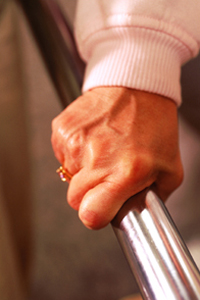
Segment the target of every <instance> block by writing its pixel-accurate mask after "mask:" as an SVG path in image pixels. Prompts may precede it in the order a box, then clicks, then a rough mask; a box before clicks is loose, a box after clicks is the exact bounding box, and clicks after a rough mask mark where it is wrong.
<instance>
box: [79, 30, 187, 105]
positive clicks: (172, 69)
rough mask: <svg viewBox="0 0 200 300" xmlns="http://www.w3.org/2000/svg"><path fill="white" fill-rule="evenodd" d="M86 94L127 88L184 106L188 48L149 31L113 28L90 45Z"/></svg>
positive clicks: (164, 34) (96, 37) (85, 81)
mask: <svg viewBox="0 0 200 300" xmlns="http://www.w3.org/2000/svg"><path fill="white" fill-rule="evenodd" d="M89 43H90V45H89V46H88V45H87V48H88V49H91V52H90V55H89V60H88V64H87V68H86V73H85V78H84V84H83V92H85V91H87V90H89V89H92V88H94V87H99V86H125V87H129V88H133V89H138V90H143V91H147V92H151V93H156V94H160V95H163V96H165V97H168V98H171V99H173V100H174V101H175V102H176V103H177V105H180V103H181V89H180V69H181V63H182V62H183V61H184V59H185V57H187V56H190V54H188V52H189V50H188V48H187V47H186V46H185V45H184V44H183V43H182V42H181V41H179V40H178V39H175V38H174V37H173V36H171V35H168V34H166V33H163V32H160V31H156V30H151V29H146V28H132V27H130V28H110V29H107V30H104V31H103V32H101V31H100V32H98V33H97V34H95V36H94V37H93V38H91V39H90V41H89Z"/></svg>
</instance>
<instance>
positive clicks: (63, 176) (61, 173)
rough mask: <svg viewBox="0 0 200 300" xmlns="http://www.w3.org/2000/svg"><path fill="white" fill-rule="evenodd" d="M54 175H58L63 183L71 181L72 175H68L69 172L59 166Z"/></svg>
mask: <svg viewBox="0 0 200 300" xmlns="http://www.w3.org/2000/svg"><path fill="white" fill-rule="evenodd" d="M56 173H58V175H59V176H60V179H61V180H62V181H63V182H66V181H67V182H70V180H71V179H72V175H71V174H70V173H69V171H67V170H66V169H64V168H63V167H62V166H60V167H59V168H58V169H57V170H56Z"/></svg>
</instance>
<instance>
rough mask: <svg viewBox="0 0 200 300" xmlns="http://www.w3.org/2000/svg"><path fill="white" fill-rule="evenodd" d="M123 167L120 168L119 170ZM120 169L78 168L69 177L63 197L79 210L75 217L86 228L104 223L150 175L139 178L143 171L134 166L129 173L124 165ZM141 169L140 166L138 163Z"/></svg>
mask: <svg viewBox="0 0 200 300" xmlns="http://www.w3.org/2000/svg"><path fill="white" fill-rule="evenodd" d="M123 169H124V171H122V170H123ZM120 170H121V171H118V170H117V168H116V169H112V171H111V173H108V172H107V173H106V170H105V169H101V168H100V169H93V170H88V169H86V168H83V169H81V170H80V171H79V172H78V173H77V174H76V175H75V176H74V177H73V178H72V180H71V182H70V185H69V189H68V193H67V200H68V203H69V204H70V206H71V207H73V208H74V209H76V210H78V211H79V218H80V219H81V221H82V222H83V223H84V225H85V226H86V227H88V228H90V229H100V228H103V227H105V226H106V225H107V224H108V223H110V222H111V220H112V219H113V218H114V217H115V215H116V214H117V212H118V211H119V209H120V208H121V207H122V205H123V204H124V203H125V201H126V200H127V199H128V198H130V197H131V196H133V195H134V194H136V193H138V192H140V191H141V190H143V189H144V188H146V187H148V186H150V185H151V184H152V183H153V182H154V180H155V177H154V176H149V175H146V176H145V177H147V176H148V179H146V180H141V177H143V174H141V173H140V171H139V169H138V167H137V168H135V171H136V170H137V171H138V172H137V175H136V176H134V177H133V175H131V173H130V172H127V166H122V165H120ZM141 172H142V173H143V172H144V171H143V168H142V166H141Z"/></svg>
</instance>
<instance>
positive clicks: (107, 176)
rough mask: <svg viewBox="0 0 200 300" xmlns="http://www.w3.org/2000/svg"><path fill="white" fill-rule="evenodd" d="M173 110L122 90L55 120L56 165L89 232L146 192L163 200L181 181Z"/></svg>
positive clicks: (88, 99) (85, 101)
mask: <svg viewBox="0 0 200 300" xmlns="http://www.w3.org/2000/svg"><path fill="white" fill-rule="evenodd" d="M177 123H178V122H177V107H176V104H175V103H174V102H173V101H172V100H170V99H168V98H165V97H162V96H159V95H155V94H151V93H146V92H142V91H136V90H132V89H128V88H124V87H102V88H95V89H93V90H91V91H88V92H86V93H85V94H84V95H83V96H81V97H79V98H78V99H77V100H75V101H74V102H73V103H72V104H71V105H69V106H68V107H67V108H66V109H65V110H64V111H63V112H62V113H61V114H60V115H59V116H58V117H57V118H55V119H54V120H53V125H52V128H53V133H52V145H53V149H54V152H55V155H56V157H57V159H58V160H59V161H60V163H61V164H62V165H63V166H64V167H65V168H66V169H68V171H69V172H70V173H71V174H72V175H73V178H72V180H71V182H70V185H69V189H68V194H67V199H68V202H69V204H70V205H71V206H72V207H73V208H74V209H76V210H78V211H79V217H80V219H81V220H82V222H83V223H84V224H85V226H87V227H88V228H92V229H98V228H102V227H104V226H106V225H107V224H108V223H109V222H110V221H111V220H112V219H113V218H114V216H115V215H116V213H117V212H118V210H119V209H120V207H121V206H122V205H123V203H124V202H125V201H126V200H127V199H128V198H129V197H131V196H132V195H134V194H136V193H138V192H140V191H141V190H143V189H144V188H146V187H149V186H152V189H153V190H154V191H155V192H156V193H157V194H158V196H160V197H161V199H163V200H166V198H167V197H168V196H169V194H170V193H171V192H172V191H173V190H175V189H176V188H177V187H178V186H179V185H180V183H181V182H182V178H183V170H182V164H181V160H180V154H179V146H178V124H177Z"/></svg>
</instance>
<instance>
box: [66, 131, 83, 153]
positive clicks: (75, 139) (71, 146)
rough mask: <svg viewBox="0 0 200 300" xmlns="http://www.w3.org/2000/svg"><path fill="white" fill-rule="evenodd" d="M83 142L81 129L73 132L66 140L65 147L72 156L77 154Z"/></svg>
mask: <svg viewBox="0 0 200 300" xmlns="http://www.w3.org/2000/svg"><path fill="white" fill-rule="evenodd" d="M83 144H84V135H83V133H82V131H79V132H76V133H73V134H72V135H71V136H70V137H68V138H67V140H66V148H67V150H68V151H69V153H70V155H71V156H72V157H74V156H75V157H76V156H77V155H79V153H80V151H81V149H82V147H83Z"/></svg>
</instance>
